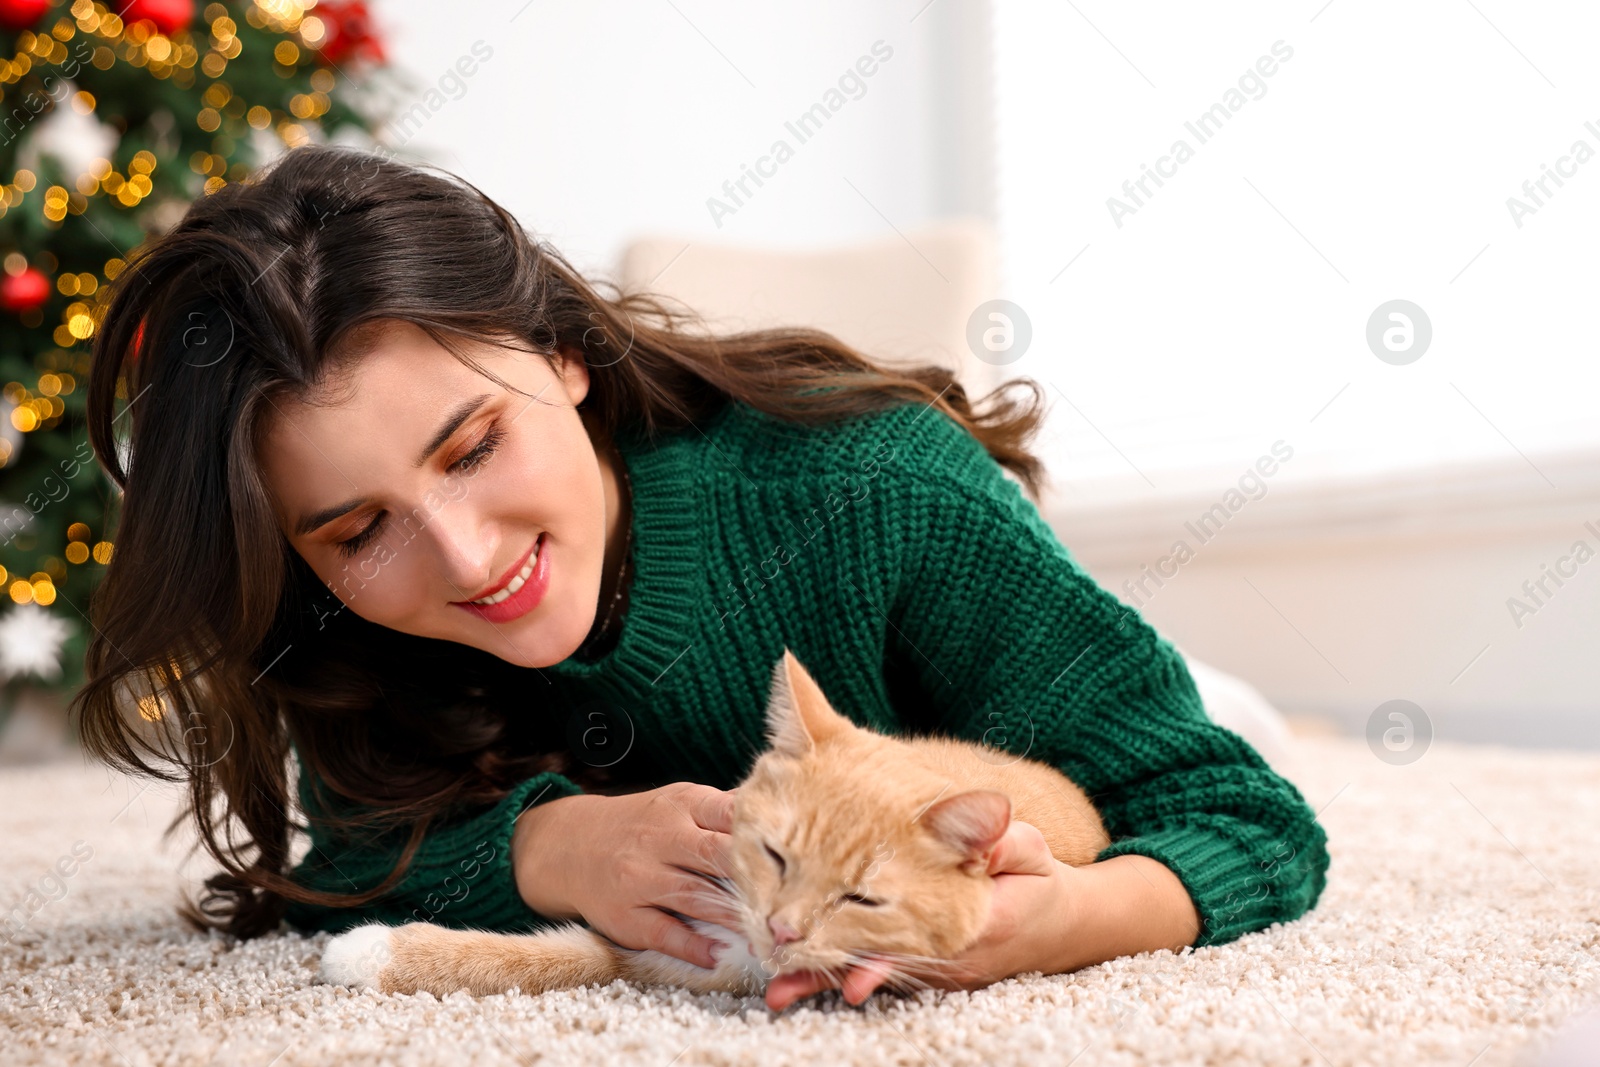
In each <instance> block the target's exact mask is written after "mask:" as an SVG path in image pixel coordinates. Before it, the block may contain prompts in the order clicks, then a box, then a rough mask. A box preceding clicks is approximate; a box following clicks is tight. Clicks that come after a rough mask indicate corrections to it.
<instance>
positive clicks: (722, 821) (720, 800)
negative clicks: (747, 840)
mask: <svg viewBox="0 0 1600 1067" xmlns="http://www.w3.org/2000/svg"><path fill="white" fill-rule="evenodd" d="M689 810H690V812H691V813H692V814H693V815H694V821H695V823H696V824H697V825H698V826H700V827H701V828H702V829H705V830H715V831H717V832H718V833H724V834H726V833H731V832H732V831H733V791H732V790H728V791H726V792H724V791H723V790H720V789H711V788H709V787H707V789H706V790H705V792H703V793H701V794H700V795H698V796H696V797H695V801H694V804H693V806H691V807H690V809H689Z"/></svg>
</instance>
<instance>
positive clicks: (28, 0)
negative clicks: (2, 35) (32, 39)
mask: <svg viewBox="0 0 1600 1067" xmlns="http://www.w3.org/2000/svg"><path fill="white" fill-rule="evenodd" d="M49 10H50V0H0V27H4V28H5V29H8V30H12V31H15V30H26V29H30V28H31V27H32V26H33V25H34V24H35V23H37V22H38V21H39V19H40V17H41V16H43V15H44V13H45V12H46V11H49Z"/></svg>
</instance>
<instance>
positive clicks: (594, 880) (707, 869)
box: [511, 782, 738, 968]
mask: <svg viewBox="0 0 1600 1067" xmlns="http://www.w3.org/2000/svg"><path fill="white" fill-rule="evenodd" d="M732 823H733V791H732V790H728V791H723V790H720V789H714V788H712V787H711V786H706V785H696V784H695V783H693V782H674V783H672V784H670V785H664V786H661V787H660V788H658V789H651V790H646V791H644V792H638V793H628V794H624V795H621V796H603V795H600V794H595V793H581V794H577V795H574V796H567V797H559V798H557V799H555V800H551V801H547V802H545V803H544V804H540V805H536V806H535V807H532V808H529V809H528V810H527V811H525V812H523V813H522V815H521V816H520V817H519V818H518V819H517V827H516V831H515V832H514V833H513V835H512V839H511V853H512V869H513V871H514V872H515V877H516V882H517V891H518V893H519V894H520V895H521V896H522V899H523V900H524V901H526V902H527V904H528V906H529V907H530V908H532V909H533V910H534V911H536V912H538V913H539V914H541V915H544V916H546V917H548V918H552V919H573V918H580V917H581V918H582V919H583V920H584V921H586V922H587V923H588V924H589V925H590V926H591V927H593V928H594V929H596V930H598V931H599V932H600V933H602V934H604V935H605V936H607V937H609V938H610V939H611V940H613V941H615V942H616V943H617V944H619V945H621V946H623V947H624V948H638V949H644V948H650V949H655V950H656V951H658V952H664V953H666V954H667V955H669V956H676V957H677V958H678V959H681V960H685V961H687V962H689V963H693V964H697V965H699V966H701V967H706V968H711V967H715V966H716V959H715V957H714V956H713V955H712V951H711V950H712V948H713V947H714V946H715V945H716V942H715V941H712V940H711V939H710V938H708V937H705V936H704V935H702V934H698V933H695V932H694V930H693V929H691V928H690V927H689V926H688V925H687V924H686V923H684V922H683V921H681V920H680V919H678V918H677V917H676V916H674V915H672V914H669V911H671V912H677V913H678V914H680V915H683V916H686V917H689V918H694V919H704V920H706V921H708V922H713V923H718V924H719V925H722V926H727V927H729V928H732V929H736V928H737V926H736V924H737V922H738V917H737V913H736V912H734V911H733V909H732V907H731V904H730V903H728V901H727V898H726V896H725V895H724V894H723V892H722V891H721V890H720V889H719V888H718V887H716V886H714V885H713V884H712V883H711V882H709V881H707V879H706V877H704V876H705V875H715V876H722V877H725V876H726V875H727V873H728V867H727V855H728V844H729V837H728V833H729V831H730V829H731V828H732Z"/></svg>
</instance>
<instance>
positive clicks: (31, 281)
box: [0, 267, 50, 312]
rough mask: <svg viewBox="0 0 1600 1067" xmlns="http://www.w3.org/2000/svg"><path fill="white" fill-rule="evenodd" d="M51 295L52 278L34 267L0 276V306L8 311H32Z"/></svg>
mask: <svg viewBox="0 0 1600 1067" xmlns="http://www.w3.org/2000/svg"><path fill="white" fill-rule="evenodd" d="M49 297H50V279H49V278H46V277H45V276H44V274H43V272H41V271H39V270H37V269H36V268H34V267H28V268H26V269H25V270H23V272H22V273H21V274H7V275H6V276H5V277H4V278H0V307H3V308H5V309H6V310H7V311H12V312H23V311H32V310H33V309H34V308H36V307H38V306H39V305H41V304H43V303H44V302H45V301H46V300H47V299H49Z"/></svg>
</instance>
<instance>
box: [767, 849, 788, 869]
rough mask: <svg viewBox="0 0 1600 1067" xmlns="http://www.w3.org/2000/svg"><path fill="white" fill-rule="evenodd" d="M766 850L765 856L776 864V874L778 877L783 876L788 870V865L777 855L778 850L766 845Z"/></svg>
mask: <svg viewBox="0 0 1600 1067" xmlns="http://www.w3.org/2000/svg"><path fill="white" fill-rule="evenodd" d="M766 849H767V855H769V856H771V857H772V859H773V861H774V862H775V863H777V865H778V873H779V874H780V875H781V874H783V872H784V871H785V870H787V869H788V867H789V865H788V864H787V863H785V862H783V857H782V856H780V855H778V850H777V849H775V848H773V847H772V846H771V845H767V846H766Z"/></svg>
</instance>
